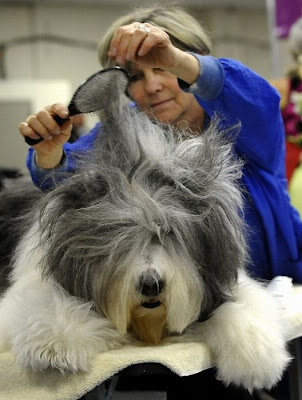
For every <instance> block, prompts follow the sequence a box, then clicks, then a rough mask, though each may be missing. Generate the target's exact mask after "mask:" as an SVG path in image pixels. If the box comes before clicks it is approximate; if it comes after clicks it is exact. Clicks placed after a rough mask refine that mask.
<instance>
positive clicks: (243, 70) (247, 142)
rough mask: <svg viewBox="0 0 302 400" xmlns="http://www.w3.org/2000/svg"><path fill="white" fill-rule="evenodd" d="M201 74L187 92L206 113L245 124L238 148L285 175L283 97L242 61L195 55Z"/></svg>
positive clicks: (243, 155)
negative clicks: (281, 109)
mask: <svg viewBox="0 0 302 400" xmlns="http://www.w3.org/2000/svg"><path fill="white" fill-rule="evenodd" d="M194 56H195V57H196V58H197V59H198V60H199V63H200V76H199V78H198V80H197V82H196V83H194V84H193V85H191V86H190V87H189V88H188V89H187V91H189V92H191V93H193V94H194V95H195V97H196V98H197V100H198V102H199V103H200V105H201V106H202V108H203V109H204V110H205V112H206V113H207V114H208V115H209V116H210V117H212V116H213V115H214V113H218V114H219V115H220V116H222V117H223V118H224V120H225V121H226V122H227V124H228V125H234V126H235V125H236V124H238V122H239V123H240V124H241V131H240V134H239V135H238V139H237V143H236V150H237V151H238V153H239V154H240V155H241V156H242V157H244V158H247V159H248V160H249V162H255V163H256V164H257V165H258V166H260V167H261V168H264V169H266V170H267V171H270V172H273V173H275V174H279V173H280V175H281V176H282V175H283V170H284V165H283V161H282V160H283V155H284V151H285V148H284V137H285V134H284V127H283V122H282V116H281V113H280V109H279V102H280V96H279V94H278V92H277V91H276V89H274V88H273V87H272V86H271V85H270V84H269V83H268V82H267V81H266V80H265V79H264V78H262V77H261V76H259V75H258V74H256V73H255V72H253V71H252V70H250V69H249V68H248V67H246V66H244V65H243V64H241V63H240V62H238V61H235V60H231V59H216V58H214V57H211V56H199V55H196V54H194Z"/></svg>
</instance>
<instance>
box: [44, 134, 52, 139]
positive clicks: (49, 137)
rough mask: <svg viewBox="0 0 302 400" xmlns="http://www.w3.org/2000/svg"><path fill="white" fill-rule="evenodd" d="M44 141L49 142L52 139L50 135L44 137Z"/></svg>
mask: <svg viewBox="0 0 302 400" xmlns="http://www.w3.org/2000/svg"><path fill="white" fill-rule="evenodd" d="M44 139H45V140H51V139H52V136H51V135H48V136H45V138H44Z"/></svg>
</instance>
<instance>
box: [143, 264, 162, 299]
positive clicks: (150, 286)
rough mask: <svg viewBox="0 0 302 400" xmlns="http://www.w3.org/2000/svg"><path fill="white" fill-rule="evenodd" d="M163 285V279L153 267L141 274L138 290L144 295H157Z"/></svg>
mask: <svg viewBox="0 0 302 400" xmlns="http://www.w3.org/2000/svg"><path fill="white" fill-rule="evenodd" d="M163 287H164V281H163V280H162V279H161V278H160V276H159V274H158V273H157V272H156V271H155V270H154V269H152V270H151V269H150V270H148V271H146V272H144V273H142V274H141V276H140V280H139V290H140V292H141V293H142V294H143V295H144V296H157V295H159V294H160V292H161V291H162V290H163Z"/></svg>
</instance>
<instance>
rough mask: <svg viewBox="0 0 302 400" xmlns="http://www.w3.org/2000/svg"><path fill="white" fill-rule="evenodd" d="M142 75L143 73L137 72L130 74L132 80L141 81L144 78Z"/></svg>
mask: <svg viewBox="0 0 302 400" xmlns="http://www.w3.org/2000/svg"><path fill="white" fill-rule="evenodd" d="M142 77H143V76H142V75H141V74H135V75H131V76H130V82H136V81H139V80H140V79H142Z"/></svg>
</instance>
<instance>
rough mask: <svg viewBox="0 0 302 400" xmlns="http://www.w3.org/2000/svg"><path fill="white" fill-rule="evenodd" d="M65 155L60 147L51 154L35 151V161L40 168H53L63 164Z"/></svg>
mask: <svg viewBox="0 0 302 400" xmlns="http://www.w3.org/2000/svg"><path fill="white" fill-rule="evenodd" d="M63 155H64V152H63V149H60V150H59V151H58V152H56V153H52V154H51V155H49V156H46V155H45V154H39V153H38V152H35V163H36V165H37V166H38V167H39V168H43V169H53V168H56V167H58V166H59V165H60V164H61V162H62V158H63Z"/></svg>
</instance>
